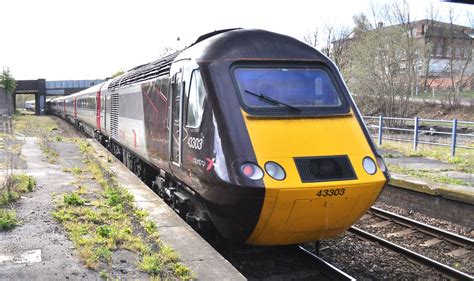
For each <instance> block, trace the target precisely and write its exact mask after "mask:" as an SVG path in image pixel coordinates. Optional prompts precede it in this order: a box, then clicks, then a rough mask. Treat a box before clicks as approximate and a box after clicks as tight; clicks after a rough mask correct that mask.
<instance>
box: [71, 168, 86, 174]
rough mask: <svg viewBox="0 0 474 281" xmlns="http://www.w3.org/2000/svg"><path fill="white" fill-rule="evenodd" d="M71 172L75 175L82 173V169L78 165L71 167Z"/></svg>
mask: <svg viewBox="0 0 474 281" xmlns="http://www.w3.org/2000/svg"><path fill="white" fill-rule="evenodd" d="M71 172H72V173H73V174H75V175H79V174H82V172H83V170H82V169H81V168H80V167H72V168H71Z"/></svg>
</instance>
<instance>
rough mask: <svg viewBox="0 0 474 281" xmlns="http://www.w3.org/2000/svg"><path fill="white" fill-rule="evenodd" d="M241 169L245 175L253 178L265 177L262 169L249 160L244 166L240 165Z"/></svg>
mask: <svg viewBox="0 0 474 281" xmlns="http://www.w3.org/2000/svg"><path fill="white" fill-rule="evenodd" d="M240 171H242V174H244V176H246V177H247V178H249V179H252V180H259V179H261V178H263V171H262V169H261V168H260V167H259V166H257V165H256V164H254V163H250V162H247V163H244V164H242V166H240Z"/></svg>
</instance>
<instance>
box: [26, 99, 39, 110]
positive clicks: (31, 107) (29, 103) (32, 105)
mask: <svg viewBox="0 0 474 281" xmlns="http://www.w3.org/2000/svg"><path fill="white" fill-rule="evenodd" d="M35 104H36V102H35V100H29V101H25V110H27V111H35Z"/></svg>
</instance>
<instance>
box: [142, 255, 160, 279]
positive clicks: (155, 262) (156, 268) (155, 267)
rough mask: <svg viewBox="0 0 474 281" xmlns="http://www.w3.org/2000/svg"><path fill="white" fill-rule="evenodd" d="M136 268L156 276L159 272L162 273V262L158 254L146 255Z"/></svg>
mask: <svg viewBox="0 0 474 281" xmlns="http://www.w3.org/2000/svg"><path fill="white" fill-rule="evenodd" d="M138 266H139V267H140V268H141V269H143V270H144V271H145V272H147V273H150V274H152V275H158V274H159V273H160V272H161V271H163V260H162V259H161V256H160V255H158V254H153V255H146V256H144V257H143V259H142V261H141V262H140V263H139V264H138Z"/></svg>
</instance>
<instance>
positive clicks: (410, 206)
mask: <svg viewBox="0 0 474 281" xmlns="http://www.w3.org/2000/svg"><path fill="white" fill-rule="evenodd" d="M377 201H378V202H382V203H385V204H388V205H392V206H396V207H400V208H403V209H406V210H413V211H415V212H418V213H421V214H424V215H427V216H429V217H433V218H439V219H443V220H447V221H450V222H453V223H456V224H460V225H463V226H466V227H472V222H474V206H473V205H470V204H467V203H462V202H457V201H453V200H449V199H445V198H443V197H440V196H433V195H429V194H425V193H420V192H416V191H412V190H407V189H403V188H398V187H393V186H387V187H386V188H385V189H384V191H383V192H382V194H381V195H380V197H379V199H378V200H377Z"/></svg>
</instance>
